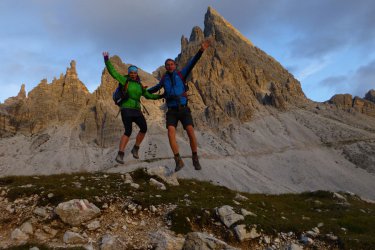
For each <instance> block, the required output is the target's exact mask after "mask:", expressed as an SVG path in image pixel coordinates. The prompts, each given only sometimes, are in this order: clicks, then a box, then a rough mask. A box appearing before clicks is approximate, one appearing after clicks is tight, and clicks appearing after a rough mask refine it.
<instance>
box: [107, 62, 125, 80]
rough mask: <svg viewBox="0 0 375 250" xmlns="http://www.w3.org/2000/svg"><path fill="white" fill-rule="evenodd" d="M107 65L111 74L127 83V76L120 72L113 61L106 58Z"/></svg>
mask: <svg viewBox="0 0 375 250" xmlns="http://www.w3.org/2000/svg"><path fill="white" fill-rule="evenodd" d="M105 66H106V68H107V70H108V72H109V74H110V75H111V76H112V77H113V78H114V79H116V80H117V81H119V82H121V83H122V84H125V82H126V78H125V76H123V75H121V74H120V73H118V72H117V71H116V69H115V67H114V66H113V64H112V63H111V61H110V60H106V61H105Z"/></svg>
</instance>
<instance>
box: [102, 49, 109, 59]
mask: <svg viewBox="0 0 375 250" xmlns="http://www.w3.org/2000/svg"><path fill="white" fill-rule="evenodd" d="M103 57H104V61H107V60H108V58H109V53H108V52H107V51H104V52H103Z"/></svg>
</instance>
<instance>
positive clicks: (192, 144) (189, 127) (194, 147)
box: [186, 125, 198, 153]
mask: <svg viewBox="0 0 375 250" xmlns="http://www.w3.org/2000/svg"><path fill="white" fill-rule="evenodd" d="M186 132H187V135H188V137H189V141H190V148H191V152H192V153H193V152H197V150H198V145H197V138H196V137H195V133H194V127H193V126H192V125H187V126H186Z"/></svg>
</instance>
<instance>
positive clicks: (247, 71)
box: [177, 7, 307, 126]
mask: <svg viewBox="0 0 375 250" xmlns="http://www.w3.org/2000/svg"><path fill="white" fill-rule="evenodd" d="M204 24H205V27H204V32H203V33H202V30H201V29H200V28H199V27H194V28H193V30H192V32H191V35H190V39H189V41H187V39H186V38H184V37H183V38H182V39H181V48H182V49H181V54H180V55H179V56H178V57H177V63H178V65H181V66H184V65H186V63H187V62H188V61H189V60H190V58H192V56H194V54H195V53H196V52H197V51H198V49H199V48H200V42H201V41H203V40H204V39H209V40H211V43H212V46H211V47H209V48H208V49H207V50H206V51H205V52H204V54H203V55H202V58H201V59H200V60H199V62H198V63H197V65H196V66H195V68H194V69H193V71H192V73H191V75H190V76H191V77H190V79H188V80H190V82H191V86H192V85H194V86H192V87H191V88H190V90H191V91H190V92H191V96H190V97H189V98H190V100H191V101H190V103H191V105H192V106H194V108H195V109H198V110H200V112H197V113H199V114H202V115H201V116H200V117H197V118H196V120H197V123H199V121H202V122H203V123H206V124H207V123H209V124H211V123H213V124H211V125H213V126H216V125H217V124H226V122H232V121H238V120H239V121H246V120H249V119H250V118H251V117H252V116H253V114H254V113H255V112H256V111H257V110H260V109H263V108H264V106H266V105H270V106H273V107H276V108H277V109H280V110H285V109H287V108H288V106H290V105H292V106H293V105H297V103H301V102H305V101H307V98H306V97H305V95H304V93H303V91H302V89H301V85H300V83H299V82H298V81H297V80H296V79H295V78H294V77H293V75H291V74H290V73H289V72H288V71H287V70H286V69H285V68H283V67H282V65H281V64H280V63H278V62H277V61H276V60H275V59H273V58H272V57H271V56H269V55H267V54H266V53H265V52H263V51H262V50H260V49H259V48H257V47H255V46H254V45H253V44H252V43H251V42H250V41H249V40H248V39H247V38H245V37H244V36H243V35H241V33H240V32H239V31H238V30H236V29H235V28H234V27H233V26H232V25H231V24H230V23H229V22H228V21H226V20H225V19H224V18H223V17H222V16H221V15H220V14H219V13H218V12H217V11H216V10H214V9H213V8H211V7H209V8H208V10H207V13H206V15H205V20H204Z"/></svg>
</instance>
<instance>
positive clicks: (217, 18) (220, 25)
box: [204, 7, 253, 46]
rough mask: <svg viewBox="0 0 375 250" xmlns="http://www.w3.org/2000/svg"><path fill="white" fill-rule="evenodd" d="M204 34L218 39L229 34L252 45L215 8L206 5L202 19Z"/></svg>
mask: <svg viewBox="0 0 375 250" xmlns="http://www.w3.org/2000/svg"><path fill="white" fill-rule="evenodd" d="M204 26H205V29H204V35H205V36H206V37H210V36H215V37H217V38H219V40H221V39H224V40H225V38H226V37H228V35H230V36H231V37H232V38H234V39H235V40H237V41H243V42H245V43H247V44H248V45H251V46H253V43H252V42H251V41H250V40H249V39H247V38H246V37H245V36H243V35H242V34H241V32H239V31H238V30H237V29H236V28H234V27H233V26H232V24H230V23H229V22H228V21H227V20H225V19H224V18H223V17H222V16H221V15H220V14H219V13H218V12H217V11H216V10H215V9H213V8H212V7H208V10H207V13H206V15H205V19H204Z"/></svg>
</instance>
